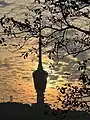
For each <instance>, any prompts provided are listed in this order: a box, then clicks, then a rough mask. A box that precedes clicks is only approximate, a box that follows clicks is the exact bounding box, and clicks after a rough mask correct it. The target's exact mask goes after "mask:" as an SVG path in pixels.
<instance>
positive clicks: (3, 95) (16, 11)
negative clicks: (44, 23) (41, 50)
mask: <svg viewBox="0 0 90 120" xmlns="http://www.w3.org/2000/svg"><path fill="white" fill-rule="evenodd" d="M31 2H33V0H4V1H1V0H0V17H2V16H3V15H7V16H9V17H14V18H15V19H18V20H24V17H25V12H27V9H26V8H25V6H26V5H28V4H31ZM1 31H2V30H1V29H0V32H1ZM13 40H14V41H18V42H19V43H20V44H22V43H23V40H22V38H20V39H18V40H15V39H14V38H13ZM37 44H38V42H37V39H36V38H30V39H29V41H27V42H26V44H25V46H24V47H23V48H22V49H21V50H18V51H16V52H14V53H11V52H9V51H8V50H12V49H11V48H10V46H9V47H8V48H7V49H6V48H4V47H2V46H0V102H3V101H9V100H10V96H13V101H16V102H23V103H33V102H36V93H35V89H34V85H33V78H32V72H33V71H35V70H36V69H37V66H38V59H37V55H36V54H32V55H31V54H30V55H29V56H28V58H27V59H24V58H23V57H21V54H22V52H24V51H27V49H30V48H32V47H34V46H35V47H36V46H37ZM14 49H15V48H14ZM86 56H89V53H87V52H86V53H83V54H82V55H80V56H78V58H73V56H68V57H67V58H65V59H62V60H60V62H59V65H58V66H55V68H50V67H49V66H50V64H51V63H55V61H53V60H49V59H48V57H47V55H43V67H44V69H45V70H46V71H47V72H48V73H49V77H48V83H47V89H46V92H45V101H46V102H48V103H51V102H52V103H54V102H55V101H56V96H57V94H58V93H57V91H56V86H57V85H59V86H63V85H64V84H65V83H67V82H68V81H70V82H73V84H74V85H78V82H77V79H78V76H79V74H78V70H77V66H78V65H77V61H78V60H80V59H82V58H85V57H86ZM88 69H90V68H89V67H88ZM65 73H70V75H69V76H67V75H65Z"/></svg>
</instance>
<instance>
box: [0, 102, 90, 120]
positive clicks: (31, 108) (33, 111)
mask: <svg viewBox="0 0 90 120" xmlns="http://www.w3.org/2000/svg"><path fill="white" fill-rule="evenodd" d="M11 116H12V117H15V116H17V117H24V118H25V119H26V118H27V117H28V118H30V119H31V120H37V119H39V120H79V119H82V120H90V114H89V113H88V112H85V111H75V110H73V111H68V110H61V109H57V110H55V109H51V108H50V107H49V105H48V104H42V105H39V104H32V105H29V104H22V103H14V102H7V103H0V117H11Z"/></svg>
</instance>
